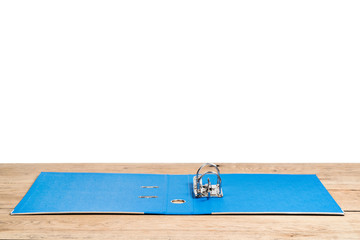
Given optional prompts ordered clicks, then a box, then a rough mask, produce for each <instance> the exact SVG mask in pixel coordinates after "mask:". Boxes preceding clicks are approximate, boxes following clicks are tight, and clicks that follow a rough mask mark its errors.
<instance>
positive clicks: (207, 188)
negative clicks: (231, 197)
mask: <svg viewBox="0 0 360 240" xmlns="http://www.w3.org/2000/svg"><path fill="white" fill-rule="evenodd" d="M204 167H213V168H215V169H216V172H214V171H207V172H205V173H203V174H199V173H200V171H201V169H203V168H204ZM208 174H215V175H217V183H216V184H215V185H211V182H210V178H208V179H207V180H208V183H207V184H204V185H203V184H202V178H203V177H204V176H205V175H208ZM193 189H194V195H195V197H196V198H200V197H222V196H223V192H222V188H221V177H220V170H219V168H218V167H217V166H216V165H215V164H213V163H205V164H203V165H202V166H201V167H200V168H199V169H198V170H197V172H196V175H195V176H194V179H193Z"/></svg>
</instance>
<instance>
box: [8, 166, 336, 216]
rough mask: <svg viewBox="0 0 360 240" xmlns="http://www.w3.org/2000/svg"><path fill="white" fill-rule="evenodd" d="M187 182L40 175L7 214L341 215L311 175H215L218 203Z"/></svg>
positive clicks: (160, 176) (125, 176)
mask: <svg viewBox="0 0 360 240" xmlns="http://www.w3.org/2000/svg"><path fill="white" fill-rule="evenodd" d="M193 176H194V175H166V174H123V173H56V172H43V173H41V174H40V175H39V176H38V178H37V179H36V181H35V182H34V184H33V185H32V186H31V188H30V189H29V191H28V192H27V194H26V195H25V196H24V198H23V199H22V200H21V201H20V203H19V204H18V205H17V206H16V207H15V209H14V211H13V212H12V214H13V215H14V214H41V213H50V214H51V213H57V214H59V213H139V214H141V213H144V214H229V213H230V214H231V213H232V214H334V215H343V211H342V210H341V208H340V207H339V206H338V204H337V203H336V202H335V200H334V199H333V198H332V197H331V195H330V194H329V193H328V191H327V190H326V189H325V187H324V186H323V185H322V183H321V182H320V180H319V179H318V178H317V176H316V175H290V174H221V178H222V183H223V184H222V188H223V193H224V197H222V198H195V197H194V196H193V192H192V181H193ZM211 180H212V182H215V179H211ZM144 186H156V187H155V188H144ZM144 196H152V197H151V198H143V197H144ZM174 199H181V200H184V201H185V202H184V203H182V204H176V203H172V202H171V201H172V200H174Z"/></svg>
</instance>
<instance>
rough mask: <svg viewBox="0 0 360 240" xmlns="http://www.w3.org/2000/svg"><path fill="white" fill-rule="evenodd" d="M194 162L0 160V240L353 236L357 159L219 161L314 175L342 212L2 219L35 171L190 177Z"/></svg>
mask: <svg viewBox="0 0 360 240" xmlns="http://www.w3.org/2000/svg"><path fill="white" fill-rule="evenodd" d="M199 166H200V164H199V163H196V164H0V239H167V240H168V239H289V238H291V239H357V240H359V239H360V164H220V170H221V172H222V173H294V174H317V176H318V177H319V178H320V180H321V181H322V183H323V184H324V185H325V187H326V188H327V189H328V190H329V192H330V193H331V195H332V196H333V197H334V198H335V200H336V201H337V202H338V203H339V205H340V206H341V208H342V209H343V210H344V211H345V216H305V215H302V216H301V215H300V216H287V215H195V216H194V215H193V216H172V215H115V214H113V215H101V214H99V215H93V214H91V215H90V214H88V215H32V216H31V215H29V216H10V215H9V213H10V212H11V211H12V209H13V208H14V207H15V206H16V204H17V203H18V202H19V201H20V200H21V199H22V197H23V196H24V194H25V193H26V191H27V190H28V189H29V187H30V186H31V184H32V183H33V181H34V180H35V179H36V177H37V176H38V174H39V173H40V172H41V171H44V172H46V171H49V172H51V171H58V172H114V173H169V174H193V173H194V172H195V171H196V170H197V168H198V167H199Z"/></svg>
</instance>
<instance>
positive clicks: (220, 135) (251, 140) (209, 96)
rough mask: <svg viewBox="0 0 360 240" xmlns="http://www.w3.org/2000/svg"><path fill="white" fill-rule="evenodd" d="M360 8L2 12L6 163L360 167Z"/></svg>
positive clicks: (36, 5) (48, 7)
mask: <svg viewBox="0 0 360 240" xmlns="http://www.w3.org/2000/svg"><path fill="white" fill-rule="evenodd" d="M359 12H360V2H359V1H331V0H330V1H329V0H326V1H318V0H309V1H308V0H302V1H288V0H284V1H278V0H273V1H258V0H250V1H212V0H206V1H196V0H191V1H187V0H181V1H172V0H164V1H159V0H144V1H142V0H140V1H139V0H131V1H118V0H117V1H100V0H99V1H88V0H87V1H76V0H70V1H66V0H61V1H47V0H46V1H36V0H33V1H12V0H11V1H10V0H9V1H1V2H0V161H1V162H207V161H214V162H360V148H359V146H360V107H359V106H360V94H359V93H360V14H359Z"/></svg>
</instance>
